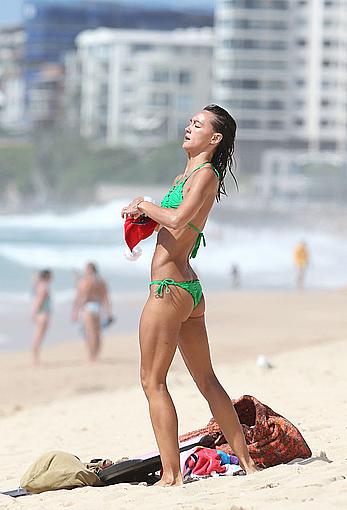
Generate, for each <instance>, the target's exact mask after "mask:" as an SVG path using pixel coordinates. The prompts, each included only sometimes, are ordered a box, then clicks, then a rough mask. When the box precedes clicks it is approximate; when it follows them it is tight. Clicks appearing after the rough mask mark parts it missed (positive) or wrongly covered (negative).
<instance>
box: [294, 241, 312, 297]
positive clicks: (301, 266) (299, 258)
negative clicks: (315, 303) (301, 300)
mask: <svg viewBox="0 0 347 510" xmlns="http://www.w3.org/2000/svg"><path fill="white" fill-rule="evenodd" d="M294 262H295V266H296V275H297V276H296V287H297V289H303V288H304V282H305V276H306V272H307V268H308V264H309V253H308V249H307V245H306V243H305V242H304V241H300V242H299V243H298V244H297V245H296V247H295V250H294Z"/></svg>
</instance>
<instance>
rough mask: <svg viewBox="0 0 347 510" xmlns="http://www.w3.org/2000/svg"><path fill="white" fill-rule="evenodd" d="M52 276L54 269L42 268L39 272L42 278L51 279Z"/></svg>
mask: <svg viewBox="0 0 347 510" xmlns="http://www.w3.org/2000/svg"><path fill="white" fill-rule="evenodd" d="M51 276H52V271H51V270H50V269H42V270H41V271H40V272H39V278H40V280H49V279H50V277H51Z"/></svg>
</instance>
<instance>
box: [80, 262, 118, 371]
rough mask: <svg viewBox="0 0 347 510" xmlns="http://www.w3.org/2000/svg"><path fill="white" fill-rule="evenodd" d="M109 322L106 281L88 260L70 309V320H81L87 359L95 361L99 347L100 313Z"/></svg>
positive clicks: (108, 300)
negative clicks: (103, 314)
mask: <svg viewBox="0 0 347 510" xmlns="http://www.w3.org/2000/svg"><path fill="white" fill-rule="evenodd" d="M102 311H104V313H105V315H106V317H107V323H108V324H109V323H111V322H112V320H113V318H112V308H111V300H110V297H109V292H108V289H107V285H106V282H105V281H104V280H103V279H102V278H101V277H100V275H99V273H98V270H97V267H96V265H95V264H94V263H93V262H88V264H87V265H86V267H85V273H84V275H83V276H82V277H81V278H79V280H78V282H77V291H76V298H75V301H74V304H73V309H72V320H73V321H77V320H79V319H81V320H82V325H83V330H84V336H85V340H86V346H87V351H88V359H89V361H90V362H95V361H97V359H98V356H99V353H100V348H101V313H102Z"/></svg>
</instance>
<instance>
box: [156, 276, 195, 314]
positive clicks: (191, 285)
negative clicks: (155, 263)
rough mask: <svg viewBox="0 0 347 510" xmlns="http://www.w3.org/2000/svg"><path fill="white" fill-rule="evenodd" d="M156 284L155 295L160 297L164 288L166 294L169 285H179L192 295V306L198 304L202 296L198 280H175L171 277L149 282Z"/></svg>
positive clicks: (168, 290)
mask: <svg viewBox="0 0 347 510" xmlns="http://www.w3.org/2000/svg"><path fill="white" fill-rule="evenodd" d="M149 285H150V286H151V285H158V288H157V290H156V294H157V296H160V297H162V295H163V293H164V290H165V292H166V293H167V294H168V293H169V292H170V288H169V285H175V286H176V287H181V289H184V290H186V291H187V292H189V294H190V295H191V296H192V298H193V300H194V308H196V307H197V306H198V304H199V303H200V301H201V298H202V287H201V283H200V281H199V280H189V281H188V282H175V280H173V279H172V278H165V280H153V281H152V282H150V284H149Z"/></svg>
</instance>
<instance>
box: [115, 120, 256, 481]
mask: <svg viewBox="0 0 347 510" xmlns="http://www.w3.org/2000/svg"><path fill="white" fill-rule="evenodd" d="M212 118H213V113H212V112H209V111H201V112H198V113H197V114H196V115H194V117H193V118H192V119H191V120H190V122H189V124H188V125H187V127H186V129H185V136H184V140H183V144H182V147H183V149H184V150H185V152H186V154H187V164H186V167H185V169H184V172H183V173H182V174H180V175H178V176H177V177H176V179H179V180H182V179H184V178H185V177H186V176H187V175H189V174H190V172H191V171H192V170H193V169H194V168H196V167H197V166H199V165H200V164H201V163H204V162H207V161H211V159H212V156H213V154H214V152H215V150H216V148H217V146H218V144H219V143H220V141H221V139H222V135H221V134H220V133H215V132H214V130H213V127H212V124H211V120H212ZM176 179H175V181H176ZM217 190H218V181H217V179H216V175H215V173H214V171H213V169H212V167H211V165H205V166H204V167H202V168H201V169H199V170H197V171H196V172H195V173H194V174H193V176H192V177H191V178H190V179H189V180H188V181H187V182H186V184H185V185H184V188H183V197H184V198H183V201H182V203H181V205H180V206H179V207H178V208H177V209H166V208H162V207H160V206H157V205H155V204H152V203H150V202H145V201H144V200H143V197H136V198H135V199H134V200H133V201H132V202H131V203H130V204H129V205H128V206H127V207H125V208H123V210H122V217H123V218H124V217H127V216H135V217H136V216H138V215H139V214H145V215H146V216H149V217H150V218H153V219H154V220H155V221H157V222H158V223H159V225H160V227H159V232H158V238H157V244H156V248H155V252H154V255H153V259H152V265H151V279H152V280H163V279H165V278H173V279H174V280H176V281H188V280H192V279H195V278H197V275H196V273H195V272H194V270H193V269H192V267H191V266H190V264H189V255H190V252H191V249H192V247H193V245H194V242H195V239H196V232H195V231H194V230H193V229H191V228H190V227H188V226H187V224H188V222H193V223H194V225H196V226H197V227H198V228H199V229H201V230H202V229H203V227H204V225H205V223H206V221H207V218H208V215H209V212H210V210H211V208H212V206H213V203H214V201H215V197H216V193H217ZM177 347H178V348H179V350H180V353H181V355H182V357H183V360H184V362H185V364H186V366H187V368H188V370H189V372H190V374H191V375H192V377H193V379H194V381H195V383H196V385H197V387H198V388H199V390H200V392H201V393H202V395H203V396H204V397H205V398H206V400H207V402H208V404H209V406H210V409H211V412H212V414H213V416H214V417H215V418H216V420H217V422H218V424H219V425H220V427H221V428H222V430H223V432H224V435H225V437H226V439H227V441H228V442H229V444H230V445H231V447H232V449H233V451H234V452H235V453H236V455H237V456H238V457H239V459H240V464H241V466H242V467H243V469H244V470H245V471H246V473H252V472H254V471H256V467H255V465H254V463H253V461H252V460H251V458H250V456H249V453H248V449H247V446H246V443H245V439H244V435H243V432H242V429H241V426H240V423H239V420H238V417H237V414H236V412H235V410H234V407H233V405H232V403H231V401H230V399H229V397H228V395H227V394H226V392H225V390H224V389H223V387H222V386H221V384H220V383H219V381H218V379H217V377H216V375H215V373H214V371H213V367H212V364H211V358H210V351H209V345H208V338H207V332H206V327H205V300H204V297H203V298H202V300H201V301H200V303H199V304H198V305H197V307H196V308H193V299H192V297H191V295H190V294H189V293H188V292H187V291H186V290H184V289H182V288H179V287H174V286H172V287H171V288H170V292H169V293H164V295H163V297H162V298H159V299H157V298H156V295H155V287H154V288H153V287H151V290H150V295H149V298H148V300H147V302H146V304H145V306H144V309H143V312H142V315H141V320H140V350H141V383H142V387H143V389H144V392H145V394H146V397H147V399H148V403H149V412H150V417H151V421H152V426H153V430H154V434H155V437H156V440H157V444H158V448H159V452H160V456H161V461H162V466H163V474H162V478H161V480H160V481H159V482H158V483H157V485H160V486H176V485H181V484H182V483H183V480H182V474H181V471H180V459H179V446H178V423H177V415H176V410H175V407H174V404H173V402H172V399H171V396H170V394H169V392H168V389H167V385H166V377H167V373H168V370H169V368H170V365H171V362H172V359H173V356H174V354H175V351H176V349H177Z"/></svg>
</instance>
